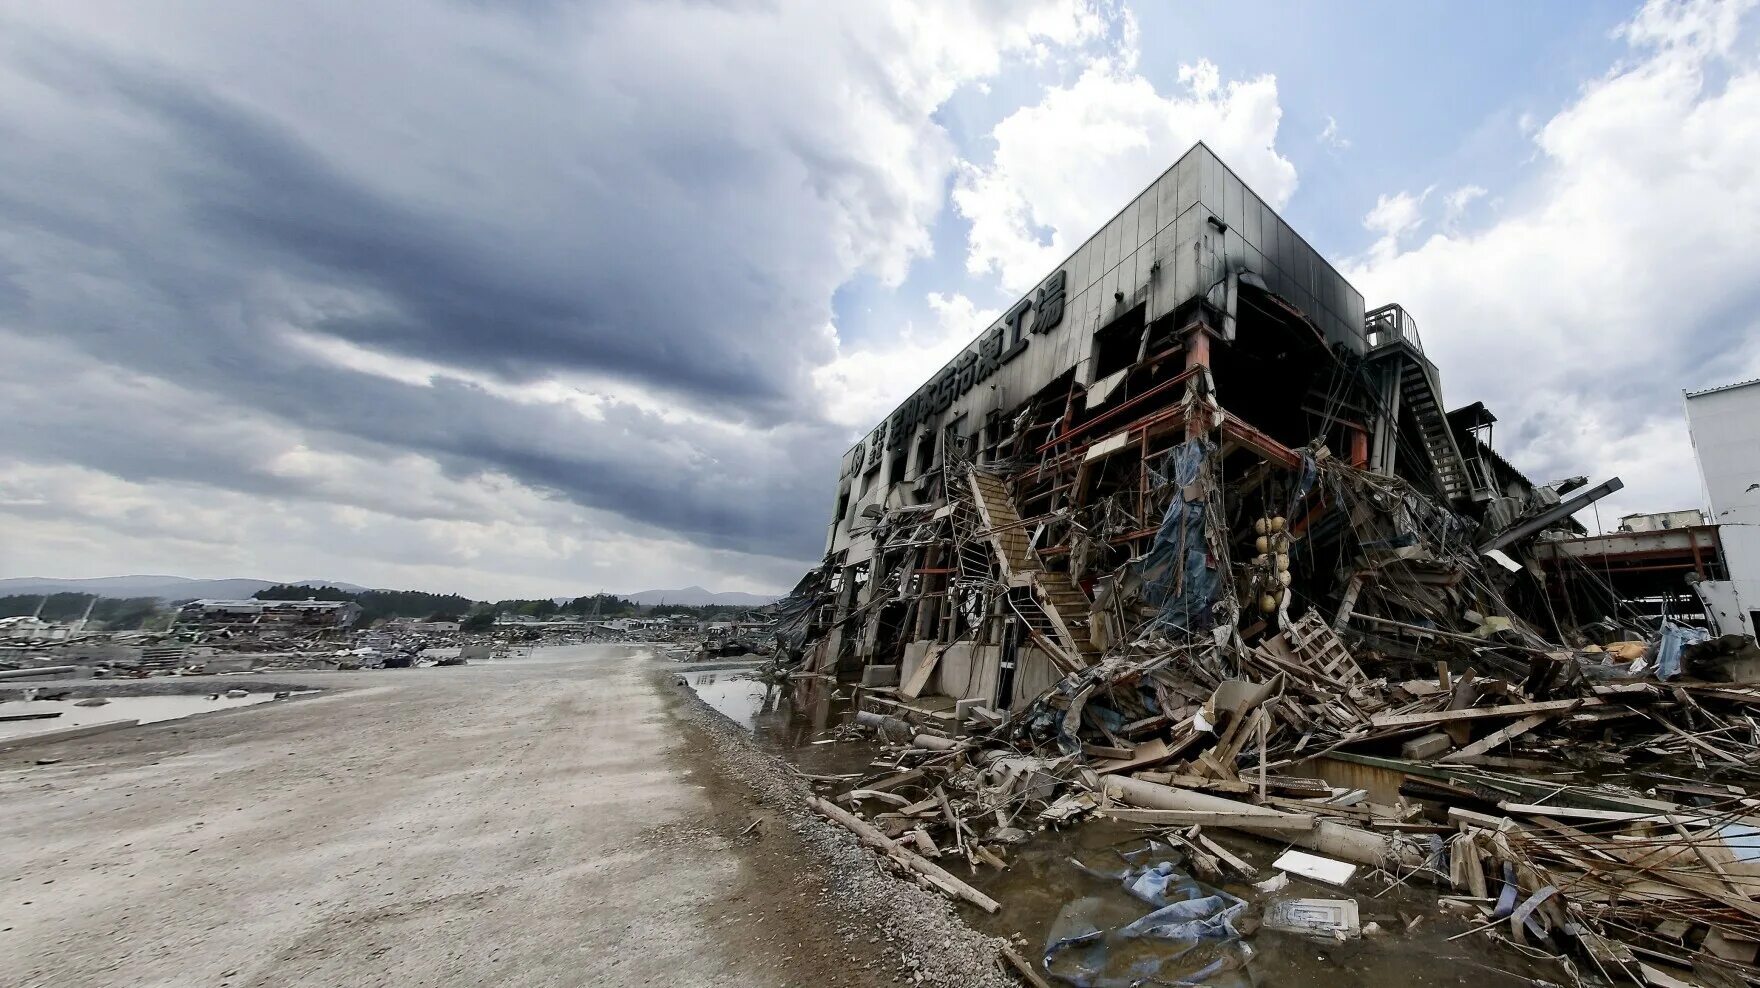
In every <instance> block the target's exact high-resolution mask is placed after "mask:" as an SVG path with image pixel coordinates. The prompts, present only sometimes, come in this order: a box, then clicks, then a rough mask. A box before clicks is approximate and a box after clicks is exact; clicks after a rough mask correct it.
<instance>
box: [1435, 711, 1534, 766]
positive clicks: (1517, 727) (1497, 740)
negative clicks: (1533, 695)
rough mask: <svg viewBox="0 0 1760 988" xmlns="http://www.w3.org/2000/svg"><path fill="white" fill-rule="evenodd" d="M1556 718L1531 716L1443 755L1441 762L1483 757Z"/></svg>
mask: <svg viewBox="0 0 1760 988" xmlns="http://www.w3.org/2000/svg"><path fill="white" fill-rule="evenodd" d="M1556 716H1557V714H1529V715H1528V716H1526V717H1523V718H1522V719H1521V720H1518V721H1516V722H1515V723H1514V724H1511V725H1509V726H1508V727H1505V728H1503V729H1502V730H1499V731H1496V732H1495V733H1492V734H1487V735H1486V736H1484V737H1482V738H1480V739H1479V740H1477V741H1474V742H1473V743H1472V744H1469V745H1467V746H1466V747H1465V748H1462V749H1461V750H1459V751H1455V752H1450V753H1449V754H1446V755H1443V756H1442V759H1441V760H1442V761H1444V762H1459V761H1464V760H1466V759H1468V758H1474V757H1477V756H1479V755H1483V754H1485V753H1486V752H1489V751H1490V750H1491V749H1493V748H1495V747H1497V746H1498V745H1500V744H1504V743H1505V742H1508V741H1509V740H1511V739H1512V738H1516V737H1519V736H1520V735H1523V734H1526V733H1528V732H1529V731H1531V730H1533V729H1534V728H1536V727H1539V726H1540V725H1541V724H1544V723H1546V722H1547V721H1549V720H1551V719H1553V718H1554V717H1556Z"/></svg>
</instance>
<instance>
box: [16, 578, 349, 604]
mask: <svg viewBox="0 0 1760 988" xmlns="http://www.w3.org/2000/svg"><path fill="white" fill-rule="evenodd" d="M291 585H292V586H298V587H335V588H336V589H338V590H347V591H349V592H350V593H359V592H360V591H362V590H365V589H367V588H366V587H357V586H355V585H354V584H352V583H342V582H340V581H338V580H295V581H293V583H292V584H291ZM273 586H277V584H276V583H275V582H274V581H272V580H243V579H240V580H192V579H190V578H188V577H184V576H101V577H97V578H94V579H90V580H52V579H48V578H46V577H38V576H21V577H14V578H11V579H5V580H0V597H7V596H12V595H14V594H29V595H35V594H55V593H89V594H97V595H98V596H100V597H158V598H160V599H161V600H190V599H194V598H200V597H206V598H210V599H216V600H240V599H243V598H245V597H249V596H250V595H251V594H254V593H256V592H257V591H258V590H267V589H269V588H270V587H273Z"/></svg>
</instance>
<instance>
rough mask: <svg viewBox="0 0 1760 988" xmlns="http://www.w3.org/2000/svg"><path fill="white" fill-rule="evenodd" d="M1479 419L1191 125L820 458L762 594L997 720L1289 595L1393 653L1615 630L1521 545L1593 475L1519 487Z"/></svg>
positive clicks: (1289, 603)
mask: <svg viewBox="0 0 1760 988" xmlns="http://www.w3.org/2000/svg"><path fill="white" fill-rule="evenodd" d="M1495 422H1496V418H1495V416H1494V415H1493V414H1492V413H1491V411H1490V410H1488V409H1486V408H1485V407H1484V406H1483V405H1480V404H1474V405H1470V406H1466V407H1463V408H1459V409H1455V410H1453V411H1450V410H1449V409H1448V407H1447V405H1446V404H1445V401H1444V397H1443V388H1442V375H1441V372H1440V371H1439V369H1438V368H1437V367H1436V366H1435V365H1434V364H1433V363H1432V362H1431V361H1430V359H1429V358H1428V357H1427V356H1426V355H1425V351H1424V347H1423V342H1422V340H1421V337H1420V334H1419V331H1418V326H1417V323H1416V321H1415V320H1414V319H1413V317H1412V316H1411V315H1410V314H1408V313H1407V312H1406V311H1405V310H1403V309H1402V308H1401V307H1400V306H1398V305H1383V306H1380V307H1378V308H1376V309H1374V310H1372V311H1365V306H1364V302H1363V297H1362V295H1361V293H1359V292H1358V291H1357V290H1356V289H1355V288H1354V287H1352V286H1351V284H1350V283H1349V282H1348V281H1346V280H1345V278H1344V277H1343V276H1342V275H1340V274H1339V272H1338V271H1337V270H1335V269H1334V268H1333V267H1332V266H1331V265H1330V264H1328V263H1327V261H1326V260H1325V259H1324V258H1322V257H1321V256H1320V255H1319V254H1318V253H1316V252H1315V251H1314V250H1313V248H1311V247H1310V246H1309V245H1308V243H1307V242H1306V241H1304V240H1303V239H1302V238H1301V236H1299V235H1298V234H1297V233H1296V232H1295V231H1294V230H1292V229H1291V228H1290V227H1289V225H1288V224H1287V223H1285V222H1284V221H1283V220H1282V219H1281V218H1280V217H1279V216H1278V215H1277V214H1276V213H1275V212H1273V211H1272V209H1271V208H1270V207H1269V206H1267V205H1266V204H1265V202H1264V201H1263V200H1261V199H1260V198H1259V197H1258V196H1257V195H1256V194H1255V193H1254V192H1253V191H1252V190H1251V189H1250V188H1248V187H1247V186H1246V185H1245V184H1244V183H1243V182H1242V181H1241V180H1240V179H1239V178H1238V177H1237V176H1236V175H1235V174H1234V173H1233V172H1232V171H1230V170H1229V168H1228V167H1227V166H1226V165H1224V164H1223V162H1222V161H1221V160H1219V159H1218V158H1217V157H1216V155H1215V154H1213V153H1212V152H1211V151H1210V149H1209V148H1207V147H1205V146H1204V145H1202V144H1199V145H1197V146H1194V147H1193V148H1192V149H1191V150H1190V151H1188V152H1187V153H1186V154H1185V155H1184V156H1183V157H1181V158H1180V160H1179V161H1178V162H1177V163H1176V164H1175V165H1174V166H1173V167H1172V168H1170V169H1169V170H1168V171H1167V172H1166V173H1164V174H1163V175H1162V176H1161V177H1160V178H1158V179H1157V180H1156V181H1155V182H1154V183H1153V184H1152V185H1151V186H1150V187H1149V188H1148V189H1147V190H1145V191H1144V192H1143V193H1142V194H1141V195H1139V196H1138V197H1137V198H1136V199H1135V200H1134V201H1132V202H1130V203H1129V204H1128V205H1126V206H1125V207H1124V209H1123V210H1122V211H1121V212H1119V213H1118V214H1117V215H1116V216H1114V217H1113V218H1112V220H1111V221H1110V222H1108V223H1107V224H1106V225H1105V226H1104V227H1103V228H1102V229H1101V230H1100V231H1099V232H1098V233H1096V234H1095V235H1094V236H1093V237H1092V238H1091V239H1089V240H1088V241H1087V242H1086V243H1084V244H1083V245H1082V246H1081V247H1080V248H1079V249H1078V250H1076V251H1075V253H1074V254H1072V255H1071V256H1070V257H1068V258H1067V259H1066V260H1064V261H1063V262H1062V263H1061V264H1059V265H1058V266H1057V267H1056V268H1055V269H1054V270H1052V271H1050V272H1048V273H1047V274H1046V275H1045V277H1044V278H1043V279H1042V280H1041V281H1040V282H1039V283H1038V284H1037V285H1035V286H1034V287H1033V288H1032V290H1031V291H1030V292H1028V293H1027V294H1026V295H1025V296H1024V297H1022V298H1021V299H1019V300H1018V301H1017V302H1015V303H1014V304H1013V305H1012V306H1010V307H1009V308H1008V309H1007V310H1006V311H1005V312H1004V313H1003V315H1002V317H1001V318H1000V319H999V320H998V321H997V322H996V323H995V324H994V325H992V326H990V327H988V328H987V329H985V330H984V331H983V332H982V333H981V334H979V336H978V338H977V340H976V341H975V342H974V343H973V344H972V345H971V346H970V347H969V348H968V349H967V350H966V351H965V352H964V353H962V354H960V355H959V357H957V358H956V359H955V360H953V361H952V362H951V363H949V364H948V365H947V366H945V367H943V368H942V369H941V370H940V371H939V372H938V373H936V374H935V375H934V376H932V377H931V378H930V379H929V380H928V381H926V382H924V384H923V385H922V386H921V387H920V388H918V389H917V390H916V392H915V393H913V394H912V395H911V396H910V397H909V398H908V399H906V400H905V401H904V403H903V404H901V405H900V406H899V407H898V408H897V409H896V410H894V411H893V412H892V414H891V415H889V416H888V417H887V419H886V420H885V421H884V422H881V423H879V424H877V425H876V427H875V428H874V429H873V431H872V432H871V433H870V434H869V435H868V436H867V437H866V438H865V439H864V440H863V441H861V442H859V443H857V444H856V445H855V447H854V448H852V449H851V450H850V451H849V452H848V453H847V454H846V455H845V456H844V458H843V462H842V471H841V477H840V479H839V482H838V487H837V495H836V501H835V506H834V508H833V513H832V518H831V522H830V525H829V526H828V530H827V535H826V546H825V547H826V557H825V564H824V566H823V567H822V568H821V569H820V570H818V571H816V572H815V573H814V574H812V575H811V576H809V578H808V579H807V580H806V581H803V584H802V586H801V587H800V588H798V589H797V592H796V594H794V595H793V596H792V597H791V598H789V599H788V600H787V601H785V602H784V607H783V609H784V611H785V612H788V613H789V616H790V620H792V621H793V622H794V623H793V624H792V625H790V626H791V627H793V628H794V629H795V633H796V638H797V641H798V642H799V647H800V648H801V649H802V650H803V651H802V661H803V664H804V665H806V666H807V667H808V668H810V669H811V670H813V671H816V672H819V673H822V674H835V675H837V676H839V677H841V678H845V679H848V678H853V677H855V676H857V675H858V674H860V673H861V671H862V670H863V669H864V667H877V669H876V670H875V671H874V672H871V673H869V674H868V676H867V679H868V680H869V681H871V682H884V681H887V680H889V678H890V676H891V674H892V672H893V667H896V674H897V675H898V689H899V692H900V693H901V694H902V696H903V698H904V699H906V700H918V699H919V698H931V697H935V696H940V697H944V698H951V699H964V700H970V701H973V702H975V703H977V704H979V705H983V706H988V707H990V708H992V709H994V710H997V711H1005V710H1009V709H1011V708H1014V707H1015V706H1016V705H1018V704H1022V703H1024V702H1026V701H1030V700H1031V699H1033V698H1034V697H1037V696H1040V695H1041V694H1042V693H1043V692H1044V691H1046V690H1047V689H1049V688H1051V687H1052V686H1053V685H1054V684H1056V683H1057V682H1058V681H1059V680H1060V679H1062V678H1063V677H1065V676H1068V675H1071V674H1075V673H1079V672H1080V671H1082V670H1084V669H1086V668H1089V667H1091V666H1093V665H1094V664H1095V663H1097V662H1099V661H1100V660H1101V659H1102V658H1103V657H1105V656H1107V655H1108V654H1112V653H1116V652H1117V651H1118V650H1120V649H1121V648H1123V647H1124V646H1126V645H1128V644H1129V643H1132V642H1141V641H1144V640H1145V639H1146V638H1149V637H1154V638H1157V639H1160V640H1166V641H1175V642H1181V641H1183V642H1191V641H1203V642H1211V643H1214V645H1215V646H1216V648H1217V649H1218V650H1219V652H1218V656H1219V657H1217V658H1215V659H1214V661H1218V662H1221V663H1222V664H1223V665H1224V666H1226V665H1227V664H1228V663H1227V660H1226V658H1225V657H1221V656H1224V653H1226V652H1227V651H1228V650H1230V649H1235V650H1238V649H1239V648H1243V647H1252V646H1253V645H1255V644H1256V643H1259V642H1262V641H1264V640H1266V639H1267V638H1268V637H1269V636H1273V635H1276V634H1279V633H1281V632H1283V631H1285V630H1287V629H1290V628H1291V627H1293V626H1294V625H1296V624H1297V623H1298V620H1299V619H1301V618H1303V617H1304V616H1307V615H1309V612H1313V616H1312V617H1308V620H1309V621H1311V622H1319V623H1322V624H1324V625H1326V626H1330V627H1333V628H1336V629H1338V631H1339V632H1340V633H1341V634H1346V635H1348V636H1349V637H1350V638H1351V639H1352V640H1353V642H1355V643H1357V644H1359V645H1361V646H1363V647H1369V648H1373V649H1375V650H1376V651H1377V653H1378V654H1384V655H1386V656H1389V657H1394V658H1398V657H1406V658H1411V659H1414V660H1416V659H1420V658H1422V656H1423V649H1422V646H1423V645H1424V643H1425V642H1426V641H1431V640H1434V639H1433V638H1431V637H1427V636H1434V635H1436V634H1454V635H1469V636H1471V635H1514V636H1518V637H1525V638H1527V639H1529V640H1531V641H1532V642H1534V643H1540V642H1542V641H1567V640H1577V641H1587V640H1588V638H1589V637H1592V636H1593V635H1597V634H1599V635H1607V634H1612V633H1617V632H1614V631H1610V629H1609V628H1607V627H1599V628H1597V629H1591V630H1584V629H1583V628H1581V627H1580V626H1581V625H1584V624H1587V623H1589V622H1590V621H1591V620H1592V619H1599V618H1601V617H1602V615H1600V614H1595V615H1593V616H1585V617H1581V618H1580V619H1578V620H1576V621H1572V620H1571V619H1570V618H1569V617H1568V616H1566V615H1565V614H1564V613H1563V611H1564V610H1565V609H1564V608H1563V607H1560V606H1555V605H1556V604H1557V601H1558V600H1559V599H1561V595H1562V594H1563V593H1564V591H1563V589H1562V588H1560V587H1557V586H1555V585H1549V583H1548V581H1547V578H1546V570H1544V569H1543V568H1542V567H1541V566H1539V565H1538V564H1537V563H1535V562H1534V558H1533V549H1532V547H1533V545H1534V544H1535V542H1536V541H1537V539H1538V537H1539V535H1540V534H1541V533H1542V532H1543V531H1548V530H1550V531H1551V532H1553V533H1555V534H1564V535H1580V534H1582V532H1581V529H1580V528H1577V527H1576V526H1575V524H1574V523H1573V522H1571V521H1570V516H1571V514H1572V513H1573V512H1575V511H1578V510H1581V509H1582V508H1583V507H1584V506H1586V505H1588V504H1590V503H1592V502H1593V501H1594V500H1595V499H1597V498H1599V497H1602V496H1605V495H1606V494H1608V493H1611V492H1612V491H1614V490H1617V489H1618V488H1619V486H1620V484H1619V481H1618V479H1617V478H1616V479H1612V480H1608V481H1605V482H1602V483H1599V484H1595V485H1593V486H1591V485H1589V484H1587V483H1585V482H1582V481H1573V482H1569V483H1566V484H1562V485H1559V486H1541V485H1536V484H1534V483H1532V482H1530V481H1529V479H1528V478H1526V477H1525V476H1523V474H1522V473H1521V472H1520V471H1519V470H1518V469H1517V468H1516V467H1514V466H1513V465H1511V464H1509V463H1508V462H1506V461H1505V460H1504V459H1503V458H1502V457H1500V456H1499V455H1498V454H1497V453H1496V452H1495V451H1494V450H1493V449H1492V446H1491V435H1492V431H1493V427H1494V424H1495ZM943 702H945V701H943Z"/></svg>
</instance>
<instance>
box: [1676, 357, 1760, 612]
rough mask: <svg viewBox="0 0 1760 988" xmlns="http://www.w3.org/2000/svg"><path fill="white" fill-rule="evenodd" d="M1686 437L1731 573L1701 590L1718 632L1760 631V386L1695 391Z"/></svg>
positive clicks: (1688, 396) (1689, 400)
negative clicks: (1690, 442)
mask: <svg viewBox="0 0 1760 988" xmlns="http://www.w3.org/2000/svg"><path fill="white" fill-rule="evenodd" d="M1685 401H1686V406H1687V431H1688V434H1689V435H1691V436H1692V440H1693V457H1694V459H1696V460H1697V461H1698V464H1699V478H1700V481H1701V483H1702V484H1703V485H1704V491H1705V504H1706V507H1707V509H1708V513H1709V515H1710V517H1711V522H1712V524H1714V525H1715V526H1716V527H1717V532H1718V537H1719V540H1720V542H1721V544H1722V548H1723V559H1724V563H1725V565H1726V567H1727V569H1728V578H1727V579H1724V580H1705V581H1701V582H1700V583H1699V584H1698V590H1699V593H1700V596H1701V597H1702V598H1703V599H1704V600H1705V605H1706V609H1707V611H1708V613H1709V614H1710V615H1711V616H1712V618H1713V622H1714V626H1715V630H1716V631H1718V632H1719V633H1721V634H1743V635H1753V634H1756V633H1760V380H1755V381H1743V382H1741V383H1739V384H1730V385H1725V386H1723V387H1719V388H1709V389H1706V390H1703V391H1689V392H1687V393H1686V395H1685Z"/></svg>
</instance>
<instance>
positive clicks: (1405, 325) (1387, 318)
mask: <svg viewBox="0 0 1760 988" xmlns="http://www.w3.org/2000/svg"><path fill="white" fill-rule="evenodd" d="M1365 329H1366V335H1367V337H1368V344H1369V353H1368V360H1369V361H1370V363H1372V364H1374V365H1376V366H1378V367H1380V368H1382V371H1383V373H1386V374H1392V375H1397V378H1396V379H1395V380H1394V381H1393V382H1392V384H1393V386H1394V390H1395V393H1396V394H1397V399H1396V403H1395V402H1390V404H1391V405H1392V406H1393V408H1394V410H1395V411H1394V415H1393V419H1394V421H1393V422H1391V423H1388V425H1389V427H1391V428H1392V429H1394V430H1395V432H1396V435H1397V430H1398V428H1399V423H1398V420H1399V419H1400V418H1402V417H1405V416H1410V417H1411V420H1412V421H1413V422H1414V423H1415V424H1416V425H1417V427H1418V435H1419V437H1420V442H1421V445H1422V446H1423V449H1424V456H1425V458H1426V459H1427V460H1428V461H1429V464H1430V469H1431V471H1432V474H1433V476H1434V477H1435V480H1436V486H1437V488H1438V490H1439V491H1440V492H1441V493H1442V495H1443V496H1444V497H1446V498H1447V499H1448V500H1450V501H1459V500H1463V499H1466V498H1468V497H1472V496H1475V495H1476V494H1478V493H1479V491H1478V490H1476V489H1475V487H1476V485H1475V483H1474V479H1473V477H1471V476H1470V475H1469V474H1468V473H1467V462H1466V458H1465V457H1464V456H1462V455H1461V450H1460V446H1459V445H1458V444H1457V443H1456V442H1455V438H1454V430H1452V429H1450V428H1449V426H1448V414H1447V412H1446V411H1445V410H1444V409H1443V407H1442V379H1441V375H1439V374H1438V373H1437V370H1436V365H1435V364H1432V363H1431V362H1430V359H1429V358H1428V357H1426V356H1424V345H1423V343H1422V342H1421V341H1420V339H1419V337H1418V326H1417V323H1416V322H1414V321H1413V320H1412V318H1411V316H1410V315H1408V314H1407V313H1406V311H1405V310H1404V309H1403V308H1401V307H1399V306H1398V305H1384V306H1382V307H1381V308H1379V309H1376V310H1375V311H1373V312H1371V313H1369V314H1368V316H1367V317H1366V319H1365Z"/></svg>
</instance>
